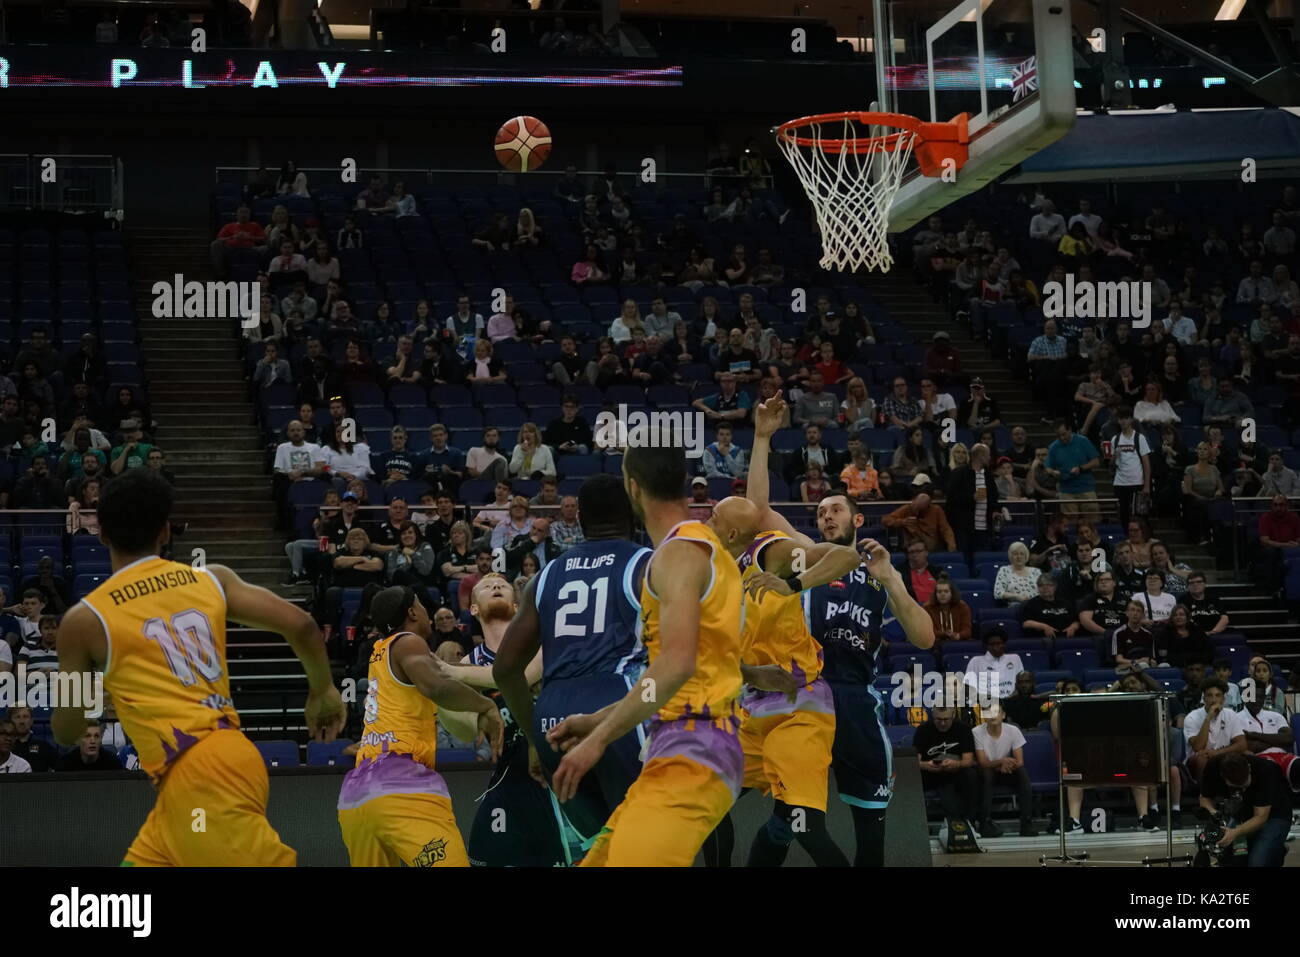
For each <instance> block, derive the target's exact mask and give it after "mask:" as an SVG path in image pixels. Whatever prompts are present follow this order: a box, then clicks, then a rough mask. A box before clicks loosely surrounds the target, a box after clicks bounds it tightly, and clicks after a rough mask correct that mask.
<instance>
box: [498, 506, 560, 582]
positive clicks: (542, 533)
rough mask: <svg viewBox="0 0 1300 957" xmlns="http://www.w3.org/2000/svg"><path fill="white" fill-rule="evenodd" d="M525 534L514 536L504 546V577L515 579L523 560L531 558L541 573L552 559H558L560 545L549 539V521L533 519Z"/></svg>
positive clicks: (546, 519)
mask: <svg viewBox="0 0 1300 957" xmlns="http://www.w3.org/2000/svg"><path fill="white" fill-rule="evenodd" d="M532 522H533V524H532V527H531V528H529V529H528V531H527V532H525V533H523V534H521V535H516V536H515V537H514V538H513V539H512V540H511V541H510V543H509V545H507V546H506V550H505V557H506V576H507V577H508V578H510V579H514V578H515V577H517V576H518V575H519V574H520V573H521V571H522V568H523V563H524V558H525V557H526V556H532V557H533V558H534V559H536V561H537V570H538V571H541V570H542V569H543V568H545V567H546V564H547V563H548V562H549V561H551V559H553V558H558V557H559V555H560V552H561V548H560V545H559V543H558V542H557V541H555V539H553V538H552V537H551V520H550V519H548V518H535V519H533V520H532Z"/></svg>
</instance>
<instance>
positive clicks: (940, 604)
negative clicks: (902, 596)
mask: <svg viewBox="0 0 1300 957" xmlns="http://www.w3.org/2000/svg"><path fill="white" fill-rule="evenodd" d="M914 547H915V546H914ZM907 558H908V565H909V570H910V565H911V561H912V554H911V550H910V549H909V550H908V555H907ZM907 577H908V576H906V575H905V576H904V578H905V579H906V578H907ZM914 584H915V583H914V582H913V583H909V594H911V589H912V587H914ZM924 604H925V611H926V613H927V614H928V615H929V616H930V621H932V622H933V623H934V637H935V639H936V640H937V641H939V642H945V641H970V638H971V611H970V605H968V604H966V603H965V602H964V601H962V598H961V593H960V592H959V591H958V590H957V586H956V585H954V584H953V583H952V580H951V579H949V578H948V577H947V576H944V577H943V578H940V579H939V580H938V581H936V582H935V583H934V587H933V590H932V591H931V593H930V597H929V598H928V599H927V600H926V601H925V603H924Z"/></svg>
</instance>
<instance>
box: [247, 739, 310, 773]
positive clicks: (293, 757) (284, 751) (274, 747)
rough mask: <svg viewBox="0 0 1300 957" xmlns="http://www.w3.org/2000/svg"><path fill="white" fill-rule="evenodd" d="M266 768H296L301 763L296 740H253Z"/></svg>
mask: <svg viewBox="0 0 1300 957" xmlns="http://www.w3.org/2000/svg"><path fill="white" fill-rule="evenodd" d="M253 744H254V745H255V746H256V747H257V750H258V751H259V752H260V753H261V755H262V760H263V761H265V762H266V766H267V767H268V768H277V767H279V768H296V767H298V766H299V764H301V761H300V760H299V757H298V743H297V742H296V741H254V742H253Z"/></svg>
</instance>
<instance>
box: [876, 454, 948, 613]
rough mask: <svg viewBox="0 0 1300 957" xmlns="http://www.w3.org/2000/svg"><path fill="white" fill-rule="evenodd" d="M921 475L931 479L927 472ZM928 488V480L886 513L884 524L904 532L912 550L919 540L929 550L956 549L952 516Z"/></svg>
mask: <svg viewBox="0 0 1300 957" xmlns="http://www.w3.org/2000/svg"><path fill="white" fill-rule="evenodd" d="M893 471H894V476H895V477H897V471H898V470H897V469H896V468H895V469H894V470H893ZM920 477H921V478H924V479H928V478H929V476H927V475H921V476H920ZM928 488H929V484H928V482H927V483H924V484H922V485H921V486H919V490H918V491H917V493H916V495H915V496H914V497H913V499H912V501H910V502H908V503H907V504H906V505H902V506H900V507H899V508H896V509H894V511H892V512H890V513H889V514H888V515H886V516H885V518H884V526H885V528H888V529H890V530H893V531H901V532H902V535H903V545H904V547H905V548H907V549H908V550H909V553H910V550H911V546H912V544H913V543H915V542H920V543H921V544H923V545H924V546H925V549H926V551H927V552H931V551H936V552H940V551H949V552H951V551H955V550H956V549H957V540H956V538H955V536H954V535H953V530H952V527H951V526H950V525H949V524H948V517H947V515H945V514H944V510H943V508H941V507H940V506H938V505H936V504H934V502H933V501H932V500H931V497H930V493H929V491H927V489H928ZM918 600H919V601H920V602H921V603H922V604H924V602H925V599H918Z"/></svg>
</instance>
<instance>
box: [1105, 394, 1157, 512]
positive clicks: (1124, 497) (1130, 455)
mask: <svg viewBox="0 0 1300 957" xmlns="http://www.w3.org/2000/svg"><path fill="white" fill-rule="evenodd" d="M1118 418H1119V432H1118V433H1117V434H1116V435H1115V438H1113V439H1111V441H1110V456H1111V465H1112V466H1113V467H1114V469H1115V474H1114V475H1113V476H1112V477H1111V485H1112V486H1113V487H1114V489H1115V497H1116V498H1117V499H1119V523H1120V525H1122V526H1124V527H1125V528H1128V520H1129V518H1130V517H1132V515H1133V499H1134V498H1135V497H1136V496H1137V494H1138V493H1139V492H1142V493H1144V494H1146V495H1150V494H1151V443H1149V442H1148V441H1147V437H1146V436H1145V435H1143V434H1142V433H1141V432H1139V431H1137V429H1135V428H1134V427H1133V410H1132V409H1130V408H1129V407H1127V406H1124V407H1122V408H1121V409H1120V410H1119V415H1118Z"/></svg>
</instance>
